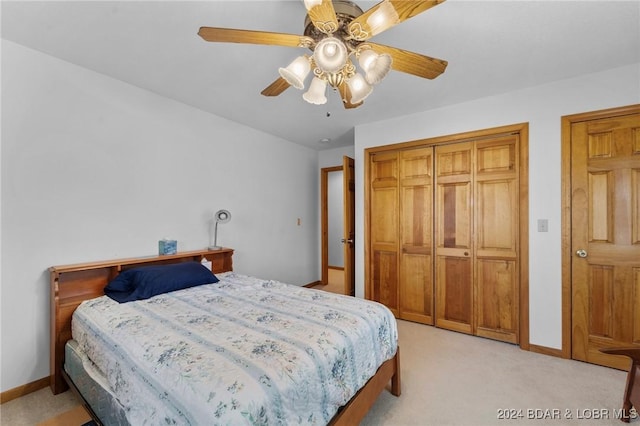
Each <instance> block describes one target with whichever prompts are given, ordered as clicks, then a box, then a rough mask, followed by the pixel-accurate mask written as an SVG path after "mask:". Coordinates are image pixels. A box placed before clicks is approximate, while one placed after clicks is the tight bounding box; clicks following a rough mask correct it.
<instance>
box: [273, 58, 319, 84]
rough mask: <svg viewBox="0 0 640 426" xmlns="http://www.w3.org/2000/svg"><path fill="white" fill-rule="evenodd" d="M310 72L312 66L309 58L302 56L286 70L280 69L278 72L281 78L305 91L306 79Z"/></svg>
mask: <svg viewBox="0 0 640 426" xmlns="http://www.w3.org/2000/svg"><path fill="white" fill-rule="evenodd" d="M310 70H311V66H310V65H309V58H308V57H307V56H305V55H302V56H298V57H297V58H296V59H294V60H293V62H291V63H290V64H289V65H288V66H287V67H286V68H280V69H278V72H279V73H280V76H282V78H284V79H285V80H286V81H287V83H289V84H290V85H292V86H293V87H295V88H296V89H304V79H305V78H306V77H307V74H309V71H310Z"/></svg>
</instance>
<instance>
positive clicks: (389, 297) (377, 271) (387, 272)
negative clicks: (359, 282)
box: [372, 250, 399, 316]
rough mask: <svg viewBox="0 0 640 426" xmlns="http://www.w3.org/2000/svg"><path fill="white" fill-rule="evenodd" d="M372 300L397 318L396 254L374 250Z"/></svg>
mask: <svg viewBox="0 0 640 426" xmlns="http://www.w3.org/2000/svg"><path fill="white" fill-rule="evenodd" d="M373 265H374V268H373V295H372V296H373V297H372V300H375V301H376V302H380V303H382V304H383V305H385V306H386V307H388V308H389V309H390V310H391V312H393V314H394V315H395V316H398V313H399V311H398V267H397V265H398V257H397V253H396V252H392V251H384V250H376V251H374V253H373Z"/></svg>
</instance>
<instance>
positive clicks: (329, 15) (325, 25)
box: [304, 0, 338, 34]
mask: <svg viewBox="0 0 640 426" xmlns="http://www.w3.org/2000/svg"><path fill="white" fill-rule="evenodd" d="M304 5H305V7H306V8H307V14H308V15H309V19H311V22H313V26H314V27H316V28H317V29H318V31H321V32H323V33H325V34H333V33H334V32H336V31H337V30H338V18H337V17H336V11H335V9H334V8H333V2H332V1H331V0H306V1H305V2H304Z"/></svg>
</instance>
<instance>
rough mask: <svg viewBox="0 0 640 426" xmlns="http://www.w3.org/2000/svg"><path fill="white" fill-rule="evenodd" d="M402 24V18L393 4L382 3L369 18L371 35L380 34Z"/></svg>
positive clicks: (368, 24) (368, 23)
mask: <svg viewBox="0 0 640 426" xmlns="http://www.w3.org/2000/svg"><path fill="white" fill-rule="evenodd" d="M399 22H400V16H399V15H398V12H397V11H396V8H395V6H394V5H393V3H391V2H381V3H380V6H379V7H378V8H377V9H376V11H375V12H374V13H372V14H371V15H370V16H369V18H367V26H368V27H369V28H370V30H371V35H376V34H380V33H381V32H383V31H384V30H386V29H388V28H391V27H392V26H393V25H396V24H397V23H399Z"/></svg>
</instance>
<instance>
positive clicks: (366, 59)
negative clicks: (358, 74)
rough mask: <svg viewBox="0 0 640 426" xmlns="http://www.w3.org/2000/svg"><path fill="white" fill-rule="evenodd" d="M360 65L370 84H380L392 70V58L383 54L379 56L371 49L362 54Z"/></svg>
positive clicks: (359, 59) (359, 58) (360, 55)
mask: <svg viewBox="0 0 640 426" xmlns="http://www.w3.org/2000/svg"><path fill="white" fill-rule="evenodd" d="M358 63H359V64H360V66H361V67H362V69H363V70H364V71H365V79H366V80H367V83H369V84H378V83H380V82H381V81H382V79H383V78H385V76H386V75H387V74H388V73H389V71H390V70H391V56H389V55H387V54H386V53H383V54H382V55H378V54H377V53H376V52H374V51H373V50H370V49H366V50H363V51H361V52H360V54H359V57H358Z"/></svg>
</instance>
